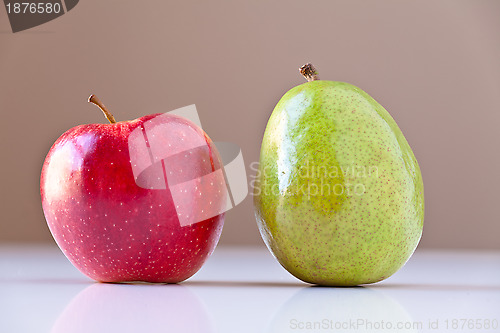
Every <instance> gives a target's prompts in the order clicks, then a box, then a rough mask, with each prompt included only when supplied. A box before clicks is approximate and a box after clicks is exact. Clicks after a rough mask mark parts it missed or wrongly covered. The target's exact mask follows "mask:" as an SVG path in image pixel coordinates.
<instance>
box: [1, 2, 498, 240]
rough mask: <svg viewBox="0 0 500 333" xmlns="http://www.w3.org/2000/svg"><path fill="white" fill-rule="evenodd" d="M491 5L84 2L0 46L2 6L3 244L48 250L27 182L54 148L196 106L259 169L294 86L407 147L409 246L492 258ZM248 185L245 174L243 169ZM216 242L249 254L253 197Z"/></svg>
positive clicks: (6, 34) (494, 46)
mask: <svg viewBox="0 0 500 333" xmlns="http://www.w3.org/2000/svg"><path fill="white" fill-rule="evenodd" d="M499 17H500V2H499V1H485V0H481V1H400V0H394V1H334V0H327V1H292V0H280V1H255V0H251V1H250V0H246V1H221V0H212V1H196V2H194V1H193V2H188V1H147V2H141V1H139V2H138V1H122V0H120V1H118V0H114V1H111V0H109V1H97V0H82V1H81V2H80V3H79V4H78V6H77V7H75V9H73V10H72V11H71V12H69V13H68V14H66V15H64V16H62V17H61V18H59V19H56V20H54V21H51V22H49V23H47V24H44V25H42V26H39V27H36V28H33V29H31V30H28V31H25V32H20V33H16V34H12V32H11V31H10V27H9V25H8V21H7V15H6V13H5V10H4V8H0V101H1V104H0V110H1V116H2V118H1V119H2V125H3V129H2V131H1V140H0V149H1V151H0V154H1V155H0V156H1V158H2V163H1V168H2V169H1V170H2V172H1V188H0V191H1V198H0V204H1V212H2V217H1V222H0V241H1V242H52V239H51V236H50V233H49V231H48V229H47V227H46V224H45V221H44V218H43V213H42V210H41V205H40V197H39V174H40V168H41V165H42V163H43V159H44V157H45V154H46V153H47V151H48V149H49V148H50V146H51V145H52V143H53V142H54V140H55V139H56V138H57V137H58V136H59V135H60V134H62V133H63V132H64V131H65V130H67V129H69V128H71V127H73V126H76V125H79V124H81V123H92V122H104V121H105V119H104V118H103V117H102V115H101V114H100V113H99V112H98V110H97V109H96V108H95V107H93V106H91V105H89V104H87V103H86V98H87V97H88V95H89V94H90V93H95V94H97V95H98V96H99V97H100V98H101V99H102V100H103V101H104V103H105V104H106V105H107V106H108V107H109V108H110V109H111V111H112V112H113V113H114V114H115V117H116V118H117V119H121V120H125V119H132V118H136V117H139V116H142V115H144V114H149V113H154V112H167V111H170V110H173V109H174V108H178V107H181V106H185V105H188V104H193V103H195V104H196V105H197V107H198V111H199V112H200V116H201V121H202V123H203V125H204V129H205V130H206V131H207V132H208V133H209V135H210V136H211V137H212V138H213V139H214V140H224V141H232V142H235V143H238V144H239V145H240V146H241V147H242V149H243V153H244V158H245V163H246V165H247V166H249V165H250V163H251V162H252V161H256V160H258V152H259V149H260V142H261V137H262V134H263V131H264V127H265V124H266V121H267V118H268V116H269V115H270V113H271V111H272V109H273V107H274V105H275V104H276V102H277V101H278V100H279V98H280V97H281V95H282V94H283V93H285V92H286V91H287V90H288V89H290V88H291V87H293V86H295V85H297V84H300V83H303V82H304V81H303V79H302V78H301V77H300V76H299V75H298V72H297V68H298V67H299V66H300V65H302V64H303V63H304V62H306V61H311V62H313V63H314V64H316V66H317V67H318V68H319V70H320V73H321V76H322V78H324V79H330V80H337V81H347V82H350V83H353V84H355V85H357V86H359V87H361V88H362V89H364V90H365V91H367V92H368V93H369V94H370V95H372V96H373V97H374V98H375V99H377V100H378V101H379V102H380V103H381V104H382V105H384V106H385V107H386V108H387V109H388V110H389V112H390V113H391V114H392V116H393V117H394V118H395V119H396V121H397V122H398V124H399V126H400V127H401V129H402V130H403V132H404V133H405V135H406V138H407V139H408V141H409V142H410V144H411V146H412V147H413V149H414V152H415V155H416V156H417V159H418V160H419V163H420V166H421V169H422V172H423V177H424V183H425V194H426V220H425V228H424V230H425V231H424V236H423V239H422V242H421V246H422V247H440V248H500V241H499V238H498V237H499V235H500V223H499V216H498V206H499V204H498V200H499V199H500V196H499V190H498V189H499V186H500V177H499V170H500V154H499V148H498V145H499V143H500V134H499V133H500V131H499V130H498V128H499V124H500V110H499V93H500V20H499ZM247 171H248V172H249V173H251V172H252V171H251V170H250V168H248V169H247ZM221 242H222V243H225V244H229V243H233V244H234V243H237V244H260V243H261V240H260V236H259V234H258V230H257V228H256V225H255V220H254V218H253V211H252V203H251V197H248V198H247V199H246V200H245V201H244V203H243V204H241V205H240V206H238V207H237V208H236V209H234V210H232V211H230V212H229V213H228V214H227V219H226V225H225V229H224V233H223V236H222V240H221Z"/></svg>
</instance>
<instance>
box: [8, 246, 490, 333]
mask: <svg viewBox="0 0 500 333" xmlns="http://www.w3.org/2000/svg"><path fill="white" fill-rule="evenodd" d="M0 282H1V283H0V332H5V333H7V332H9V333H11V332H30V333H31V332H66V333H71V332H85V333H91V332H92V333H96V332H147V333H149V332H203V333H210V332H231V333H240V332H273V333H274V332H417V331H421V332H498V331H500V327H499V328H496V329H493V328H489V329H485V328H484V327H483V328H480V327H479V326H484V325H485V324H486V322H485V320H486V319H487V320H489V321H490V323H491V321H492V320H496V321H497V323H498V325H500V252H463V251H456V252H443V251H417V253H416V254H415V255H414V256H413V257H412V258H411V259H410V261H409V262H408V264H407V265H406V266H405V267H404V268H403V269H401V270H400V271H399V272H398V273H396V274H395V275H394V276H392V277H391V278H389V279H387V280H386V281H383V282H381V283H378V284H375V285H370V286H364V287H357V288H321V287H312V286H309V285H307V284H305V283H302V282H300V281H298V280H296V279H295V278H294V277H292V276H291V275H289V274H288V273H287V272H286V271H285V270H284V269H283V268H281V266H280V265H279V264H278V263H277V262H276V261H275V260H274V259H273V257H272V256H271V255H270V254H269V252H268V251H267V250H266V249H265V248H259V249H248V248H247V249H244V248H243V249H242V248H227V247H226V248H222V247H219V248H217V249H216V251H215V253H214V255H213V256H212V257H211V258H210V259H209V260H208V262H207V263H206V264H205V266H204V267H203V268H202V270H201V271H200V272H198V273H197V274H196V275H195V276H194V277H192V278H191V279H189V280H188V281H186V282H184V283H182V284H180V285H148V284H140V285H117V284H101V283H94V282H93V281H91V280H89V279H88V278H86V277H85V276H83V275H82V274H81V273H80V272H79V271H77V270H76V269H75V268H74V267H73V266H72V265H71V264H70V263H69V261H68V260H67V259H66V258H65V257H64V255H63V254H62V253H61V252H60V251H59V250H58V249H57V248H55V247H30V248H28V247H12V246H11V247H7V246H3V247H0ZM446 320H448V329H446V328H447V326H446V324H447V323H446ZM454 320H457V321H454ZM464 320H465V321H464ZM356 324H359V326H356ZM430 324H431V325H433V327H436V325H438V326H437V327H436V328H435V329H433V328H429V325H430ZM308 325H311V326H312V327H309V326H308ZM315 325H316V326H315ZM339 325H340V326H339ZM370 325H371V327H370ZM391 325H392V329H389V327H390V326H391ZM397 325H409V326H412V325H413V328H408V329H397ZM420 325H421V326H420ZM462 325H464V326H463V327H462ZM342 326H343V328H342ZM419 327H421V329H418V328H419ZM308 328H310V329H308Z"/></svg>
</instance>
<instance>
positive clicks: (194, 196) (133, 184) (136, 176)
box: [40, 96, 227, 283]
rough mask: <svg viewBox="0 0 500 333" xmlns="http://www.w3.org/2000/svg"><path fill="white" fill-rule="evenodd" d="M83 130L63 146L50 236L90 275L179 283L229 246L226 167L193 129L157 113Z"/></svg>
mask: <svg viewBox="0 0 500 333" xmlns="http://www.w3.org/2000/svg"><path fill="white" fill-rule="evenodd" d="M89 101H90V102H92V103H94V104H96V105H98V106H99V107H100V108H101V109H102V111H103V112H104V113H105V115H106V117H107V118H108V120H109V121H110V123H111V124H88V125H80V126H77V127H74V128H72V129H70V130H68V131H67V132H66V133H64V134H63V135H62V136H61V137H59V139H57V141H56V142H55V143H54V145H53V146H52V148H51V149H50V151H49V153H48V154H47V157H46V159H45V162H44V164H43V168H42V174H41V182H40V191H41V197H42V206H43V211H44V214H45V218H46V220H47V224H48V226H49V229H50V231H51V233H52V235H53V236H54V239H55V240H56V242H57V244H58V245H59V247H60V248H61V250H62V251H63V252H64V254H65V255H66V256H67V257H68V259H69V260H70V261H71V262H72V263H73V265H75V266H76V267H77V268H78V269H79V270H80V271H81V272H83V273H84V274H85V275H87V276H89V277H90V278H92V279H94V280H97V281H102V282H125V281H147V282H165V283H177V282H180V281H183V280H185V279H187V278H189V277H190V276H192V275H193V274H194V273H196V272H197V271H198V270H199V269H200V268H201V266H202V265H203V263H204V262H205V260H206V259H207V258H208V256H210V254H211V253H212V252H213V250H214V248H215V246H216V245H217V242H218V240H219V237H220V234H221V231H222V226H223V223H224V213H223V212H224V211H225V210H226V209H225V207H226V205H227V188H226V185H225V183H224V175H223V165H222V162H221V158H220V155H219V153H218V152H217V149H216V148H215V145H214V144H213V142H212V140H210V138H209V137H208V136H207V135H206V133H205V132H204V131H203V130H202V129H201V128H199V127H198V126H196V125H195V124H194V123H192V122H191V121H189V120H187V119H185V118H182V117H179V116H175V115H170V114H153V115H149V116H145V117H142V118H138V119H135V120H132V121H124V122H115V120H114V118H113V116H112V115H111V114H110V113H109V112H108V111H107V109H106V108H105V107H104V105H102V103H100V101H99V100H98V99H97V98H96V97H95V96H91V97H90V99H89Z"/></svg>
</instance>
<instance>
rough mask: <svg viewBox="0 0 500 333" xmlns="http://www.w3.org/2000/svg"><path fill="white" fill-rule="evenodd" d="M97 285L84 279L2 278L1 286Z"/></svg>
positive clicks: (0, 280)
mask: <svg viewBox="0 0 500 333" xmlns="http://www.w3.org/2000/svg"><path fill="white" fill-rule="evenodd" d="M93 283H95V281H93V280H90V279H89V280H83V279H64V278H62V279H58V278H55V279H54V278H47V279H44V278H38V279H26V278H19V279H16V278H7V279H6V278H0V284H64V285H78V284H81V285H90V284H93Z"/></svg>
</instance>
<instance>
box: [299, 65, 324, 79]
mask: <svg viewBox="0 0 500 333" xmlns="http://www.w3.org/2000/svg"><path fill="white" fill-rule="evenodd" d="M299 72H300V74H302V76H304V77H305V78H306V79H307V81H309V82H311V81H316V80H319V74H318V71H317V70H316V68H314V66H313V64H311V63H310V62H308V63H307V64H305V65H304V66H302V67H300V68H299Z"/></svg>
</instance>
